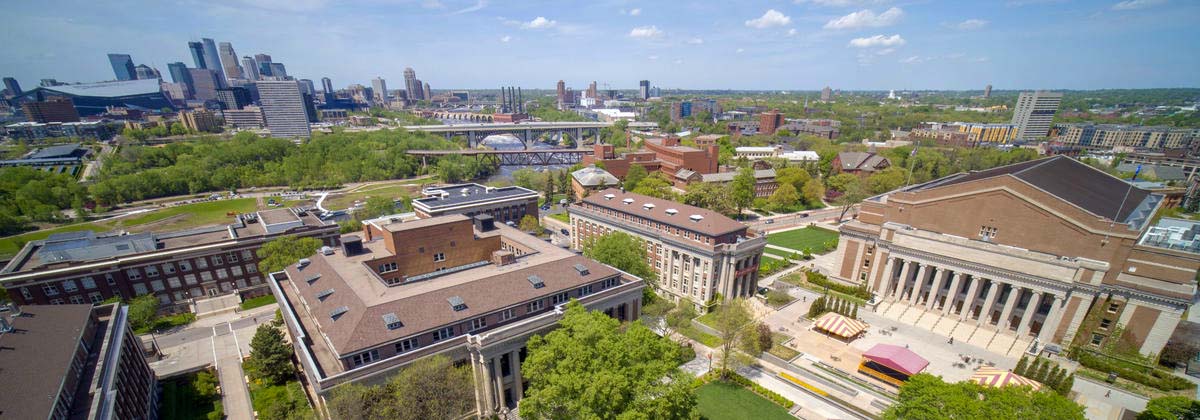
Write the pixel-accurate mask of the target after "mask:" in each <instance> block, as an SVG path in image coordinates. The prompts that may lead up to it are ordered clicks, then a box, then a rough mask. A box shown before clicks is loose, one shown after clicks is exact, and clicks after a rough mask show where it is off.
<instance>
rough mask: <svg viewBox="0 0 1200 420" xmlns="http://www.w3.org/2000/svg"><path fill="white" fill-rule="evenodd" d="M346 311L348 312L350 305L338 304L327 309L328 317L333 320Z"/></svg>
mask: <svg viewBox="0 0 1200 420" xmlns="http://www.w3.org/2000/svg"><path fill="white" fill-rule="evenodd" d="M346 312H350V307H348V306H339V307H336V308H333V310H332V311H329V317H330V318H333V320H334V321H337V319H338V317H340V316H342V315H343V314H345V313H346Z"/></svg>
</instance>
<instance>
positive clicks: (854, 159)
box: [831, 152, 892, 177]
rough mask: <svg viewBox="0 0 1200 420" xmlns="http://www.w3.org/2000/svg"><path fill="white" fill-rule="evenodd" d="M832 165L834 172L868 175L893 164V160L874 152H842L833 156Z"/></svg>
mask: <svg viewBox="0 0 1200 420" xmlns="http://www.w3.org/2000/svg"><path fill="white" fill-rule="evenodd" d="M831 166H832V167H833V173H834V174H840V173H848V174H855V175H858V176H861V177H866V176H870V175H871V174H874V173H875V172H879V171H882V170H884V169H887V168H888V167H890V166H892V161H891V160H889V159H888V158H886V157H883V155H880V154H878V153H874V152H841V153H838V155H837V156H836V157H834V158H833V162H832V163H831Z"/></svg>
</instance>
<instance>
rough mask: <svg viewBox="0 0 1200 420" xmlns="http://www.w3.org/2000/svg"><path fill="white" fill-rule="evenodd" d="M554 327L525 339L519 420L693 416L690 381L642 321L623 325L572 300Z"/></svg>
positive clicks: (667, 344)
mask: <svg viewBox="0 0 1200 420" xmlns="http://www.w3.org/2000/svg"><path fill="white" fill-rule="evenodd" d="M558 325H559V327H558V328H557V329H555V330H554V331H551V332H550V333H549V334H546V335H545V336H541V335H537V336H533V337H532V338H530V339H529V342H528V344H527V346H528V349H529V356H528V358H526V359H525V362H524V363H523V364H522V365H521V371H522V373H523V374H524V376H525V377H526V378H528V379H529V388H527V389H526V394H527V395H526V397H525V398H524V399H522V400H521V417H522V418H528V419H581V418H582V419H627V418H646V419H657V418H663V419H667V418H670V419H697V418H699V414H698V413H697V411H696V395H695V391H694V385H693V382H694V379H692V378H691V377H690V376H689V375H687V374H684V373H682V372H680V371H679V369H678V368H677V367H676V366H677V363H678V361H677V359H678V354H679V351H680V350H679V346H678V345H676V344H675V343H673V342H671V341H669V340H663V339H661V338H659V337H658V336H657V335H655V334H654V333H653V332H651V331H650V330H649V329H647V328H646V327H645V326H643V325H642V324H640V323H632V324H630V325H628V327H627V328H625V330H624V331H622V325H621V323H620V322H619V321H617V320H616V319H613V318H610V317H608V316H606V315H604V314H603V313H600V312H589V311H587V310H586V309H585V308H584V307H583V305H580V304H579V302H577V301H572V302H571V303H570V304H568V305H567V310H566V314H565V315H563V318H562V320H560V321H559V323H558ZM664 378H668V380H664Z"/></svg>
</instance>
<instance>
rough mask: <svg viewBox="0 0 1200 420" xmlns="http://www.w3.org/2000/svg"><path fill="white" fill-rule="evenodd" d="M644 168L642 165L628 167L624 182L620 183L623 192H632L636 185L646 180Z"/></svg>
mask: <svg viewBox="0 0 1200 420" xmlns="http://www.w3.org/2000/svg"><path fill="white" fill-rule="evenodd" d="M646 176H647V174H646V168H643V167H642V165H630V166H629V171H627V172H626V173H625V181H623V182H622V183H621V185H622V186H624V187H625V191H633V190H635V189H637V187H638V183H639V182H642V180H643V179H646Z"/></svg>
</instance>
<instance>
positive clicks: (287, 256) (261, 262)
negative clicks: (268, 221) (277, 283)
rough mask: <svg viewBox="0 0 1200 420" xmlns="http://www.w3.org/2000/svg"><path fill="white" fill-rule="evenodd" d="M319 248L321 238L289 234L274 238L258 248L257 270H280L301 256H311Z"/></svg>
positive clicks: (298, 259) (264, 271)
mask: <svg viewBox="0 0 1200 420" xmlns="http://www.w3.org/2000/svg"><path fill="white" fill-rule="evenodd" d="M320 248H321V240H320V239H317V238H298V237H296V236H291V235H289V236H281V237H278V238H275V239H274V240H272V241H271V242H267V243H266V244H264V245H263V246H262V247H261V248H259V249H258V271H259V272H262V273H274V272H276V271H282V270H283V269H285V268H287V266H289V265H292V264H295V263H296V262H297V261H300V259H301V258H305V257H308V256H311V255H312V254H313V253H315V252H317V250H318V249H320Z"/></svg>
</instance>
